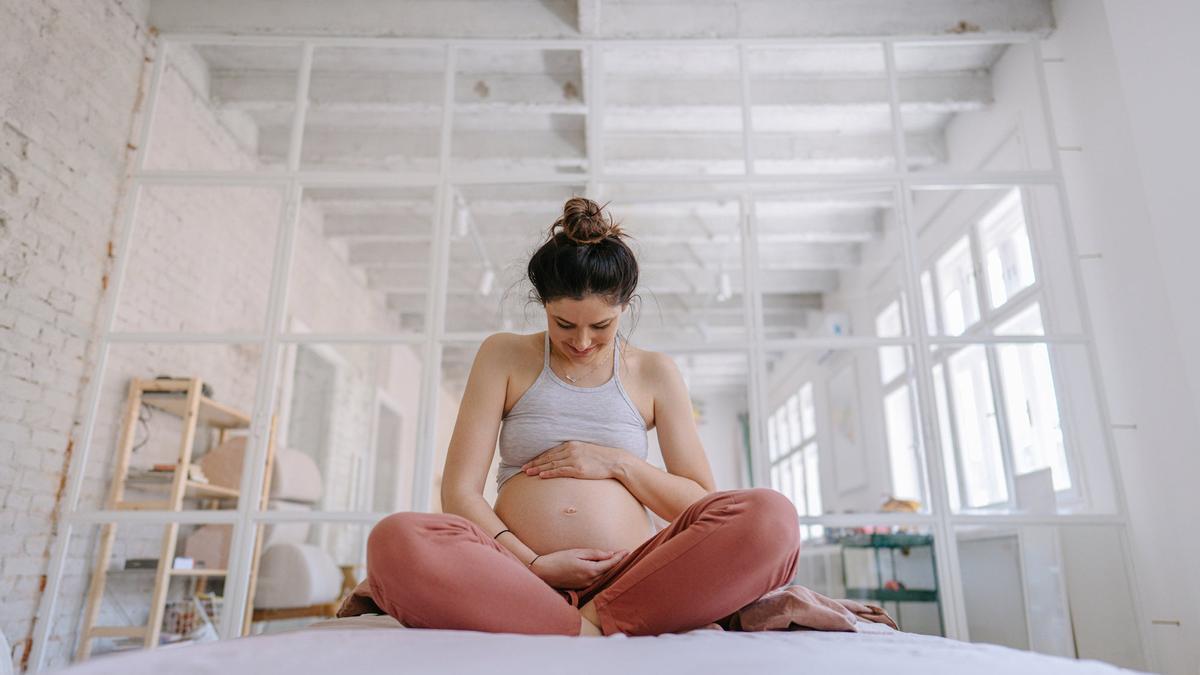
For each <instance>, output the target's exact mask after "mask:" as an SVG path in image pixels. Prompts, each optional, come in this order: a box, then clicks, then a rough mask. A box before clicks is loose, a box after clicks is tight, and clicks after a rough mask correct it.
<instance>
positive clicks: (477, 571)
mask: <svg viewBox="0 0 1200 675" xmlns="http://www.w3.org/2000/svg"><path fill="white" fill-rule="evenodd" d="M799 535H800V532H799V523H798V520H797V515H796V509H795V506H794V505H793V504H792V503H791V502H790V501H789V500H788V499H787V497H784V496H783V495H782V494H781V493H779V492H777V491H775V490H771V489H769V488H750V489H745V490H725V491H721V492H713V493H709V494H707V495H705V496H704V497H702V498H700V499H698V500H696V501H695V502H694V503H692V504H691V505H690V506H688V508H687V509H685V510H684V511H683V512H682V513H681V514H680V515H679V516H678V517H676V518H675V520H673V521H672V522H671V523H670V524H669V525H668V526H667V527H665V528H663V529H662V530H661V531H659V532H658V533H656V534H655V535H654V536H653V537H651V538H650V539H648V540H646V541H645V542H643V543H642V544H641V545H640V546H638V547H637V548H636V549H634V550H633V551H631V552H630V553H629V555H627V556H625V558H624V559H623V560H622V561H621V562H620V563H618V564H617V565H615V566H613V567H612V568H610V569H609V570H608V571H607V572H606V573H605V574H603V575H601V576H600V577H598V578H597V579H596V580H595V581H593V582H592V583H591V584H590V585H589V586H587V587H586V588H583V589H577V590H575V591H573V592H572V593H571V595H573V596H574V598H575V601H576V604H572V603H571V601H565V600H564V597H563V595H562V594H560V592H559V591H557V590H555V589H553V588H551V587H550V586H549V585H547V584H546V583H545V582H543V581H542V580H541V579H540V578H538V577H537V575H535V574H534V573H533V572H531V571H530V570H529V569H528V568H526V567H525V565H524V564H523V563H522V562H521V561H520V560H518V559H517V557H516V556H515V555H513V554H512V552H510V551H509V550H508V549H507V548H505V547H504V546H502V545H501V544H499V543H498V542H496V541H494V540H493V539H492V538H491V537H490V536H488V535H487V533H485V532H484V531H483V530H482V529H481V528H480V527H479V526H477V525H475V524H474V523H473V522H471V521H470V520H468V519H466V518H464V517H462V516H457V515H454V514H440V513H437V514H435V513H417V512H402V513H396V514H392V515H390V516H388V517H387V518H384V519H383V520H381V521H380V522H379V523H378V524H377V525H376V526H375V528H374V529H373V530H372V531H371V534H370V536H369V537H368V541H367V568H368V577H369V579H370V587H371V594H372V597H373V599H374V600H375V602H376V604H378V605H379V607H380V608H382V609H383V610H384V611H385V612H387V613H388V614H390V615H392V616H393V617H395V618H397V619H398V620H400V621H401V622H402V623H403V624H405V625H406V626H409V627H413V628H446V629H459V630H480V631H487V632H509V633H530V634H558V635H582V634H589V633H591V630H590V628H591V627H598V628H599V630H600V632H601V633H602V634H604V635H611V634H613V633H625V634H628V635H658V634H661V633H670V632H679V631H685V630H691V629H693V628H698V627H700V626H703V625H706V624H708V623H711V622H713V621H717V620H718V619H720V618H722V617H725V616H728V615H729V614H732V613H733V612H735V611H737V610H738V609H740V608H742V607H744V606H745V605H747V604H749V603H751V602H753V601H754V600H756V599H758V598H759V597H761V596H762V595H763V594H765V593H767V592H768V591H770V590H773V589H775V588H778V587H780V586H783V585H784V584H786V583H788V582H789V581H790V580H791V578H792V577H793V575H794V574H795V570H796V564H797V562H798V559H799V546H800V542H799ZM585 622H586V623H585ZM591 634H594V633H591Z"/></svg>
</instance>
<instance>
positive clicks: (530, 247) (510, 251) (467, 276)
mask: <svg viewBox="0 0 1200 675" xmlns="http://www.w3.org/2000/svg"><path fill="white" fill-rule="evenodd" d="M584 193H585V190H584V188H583V186H581V185H537V184H523V185H518V184H509V185H461V186H457V187H456V188H454V190H453V196H452V198H451V203H450V214H449V215H450V223H449V227H450V268H449V270H448V272H447V290H446V316H445V326H446V332H450V333H460V332H461V333H467V332H470V333H477V334H479V337H480V339H482V337H483V334H486V333H492V332H496V331H514V332H518V333H532V332H537V331H540V330H543V329H545V327H546V312H545V311H544V310H543V309H542V307H541V306H540V305H538V304H536V303H528V302H526V301H527V300H528V297H529V296H528V293H529V292H530V291H531V290H532V289H533V286H532V285H531V284H530V283H529V280H528V278H527V276H526V266H527V265H528V263H529V256H530V255H531V254H532V252H533V251H535V250H537V248H538V247H539V246H541V245H542V243H543V242H545V240H546V233H547V230H548V229H549V227H550V225H551V224H552V223H554V221H555V220H556V219H557V218H558V217H559V216H561V215H562V209H563V203H564V202H566V201H567V200H568V199H570V198H571V197H572V196H574V195H582V194H584ZM424 298H425V295H424V294H422V293H420V292H418V294H417V296H416V297H415V298H412V297H410V298H407V299H408V300H410V301H413V300H415V301H416V302H420V301H422V300H424ZM622 323H624V320H622Z"/></svg>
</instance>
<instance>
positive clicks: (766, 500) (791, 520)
mask: <svg viewBox="0 0 1200 675" xmlns="http://www.w3.org/2000/svg"><path fill="white" fill-rule="evenodd" d="M738 501H739V502H740V503H743V504H744V505H745V509H744V510H743V523H742V526H743V527H745V528H747V529H748V530H750V532H748V534H749V535H750V536H751V539H753V540H755V541H759V542H762V543H764V544H766V545H769V546H777V547H779V548H780V549H781V550H782V551H785V552H790V551H794V550H796V549H797V548H799V546H800V516H799V514H798V513H797V512H796V505H795V504H793V503H792V500H790V499H788V498H787V497H786V496H785V495H784V494H783V493H782V492H779V491H778V490H773V489H771V488H766V487H757V488H750V489H746V490H741V491H739V494H738Z"/></svg>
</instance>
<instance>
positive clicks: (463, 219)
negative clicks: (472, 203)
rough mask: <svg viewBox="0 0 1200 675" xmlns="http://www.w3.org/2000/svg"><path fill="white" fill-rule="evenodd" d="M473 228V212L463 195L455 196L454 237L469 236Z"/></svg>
mask: <svg viewBox="0 0 1200 675" xmlns="http://www.w3.org/2000/svg"><path fill="white" fill-rule="evenodd" d="M470 227H471V212H470V211H468V210H467V204H466V202H464V201H463V198H462V196H461V195H457V194H456V195H454V236H456V237H459V238H462V237H465V236H467V234H468V233H469V230H470Z"/></svg>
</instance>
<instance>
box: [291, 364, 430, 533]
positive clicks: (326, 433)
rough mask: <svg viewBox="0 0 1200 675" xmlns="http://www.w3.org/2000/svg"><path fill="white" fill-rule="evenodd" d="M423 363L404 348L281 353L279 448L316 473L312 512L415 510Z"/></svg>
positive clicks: (312, 472) (293, 459)
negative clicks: (317, 493) (292, 453)
mask: <svg viewBox="0 0 1200 675" xmlns="http://www.w3.org/2000/svg"><path fill="white" fill-rule="evenodd" d="M422 356H423V354H422V349H421V348H420V346H418V345H406V344H378V345H376V344H352V343H319V344H284V345H282V346H281V347H280V352H279V358H280V362H281V363H282V364H283V365H282V368H283V373H282V376H281V377H280V379H279V381H278V386H277V388H276V396H275V400H276V402H277V408H276V417H277V419H278V420H279V427H278V431H277V434H278V438H279V445H280V447H283V448H288V449H290V450H298V451H299V452H300V453H302V454H304V455H306V456H307V457H306V459H300V458H296V457H293V458H292V459H291V460H290V461H291V462H293V463H294V462H300V463H301V464H306V465H309V466H311V475H310V477H311V478H316V479H317V480H318V481H319V484H320V486H321V490H320V496H319V498H316V499H314V500H313V501H314V504H313V506H314V508H317V509H320V510H323V511H358V512H362V511H372V510H378V511H381V512H384V513H392V512H395V511H400V510H404V509H408V508H410V504H411V503H412V495H411V488H412V478H413V477H412V471H413V463H414V457H415V455H416V452H417V450H416V448H417V445H418V438H417V425H416V424H415V421H416V420H417V419H419V417H420V414H421V410H420V406H419V403H418V402H419V401H420V398H421V395H420V394H421V392H420V389H421V370H422ZM302 468H303V467H302ZM283 469H287V466H282V467H281V470H283ZM439 469H440V465H439ZM276 506H278V505H274V504H272V508H275V507H276ZM279 508H282V506H280V507H279Z"/></svg>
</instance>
